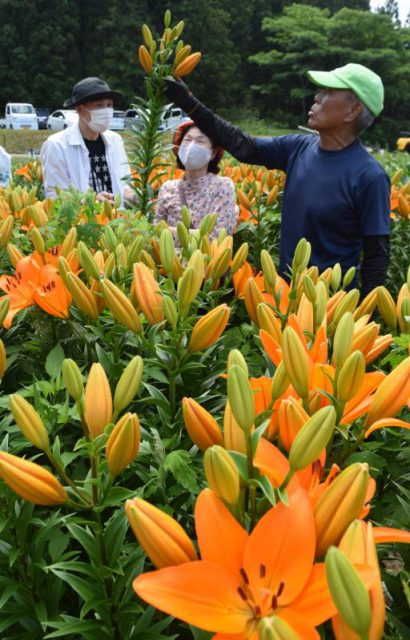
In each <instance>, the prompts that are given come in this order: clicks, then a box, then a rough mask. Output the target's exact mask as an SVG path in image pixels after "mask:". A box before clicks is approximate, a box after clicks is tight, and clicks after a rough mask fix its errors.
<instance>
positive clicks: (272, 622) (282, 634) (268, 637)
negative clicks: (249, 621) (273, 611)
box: [258, 616, 300, 640]
mask: <svg viewBox="0 0 410 640" xmlns="http://www.w3.org/2000/svg"><path fill="white" fill-rule="evenodd" d="M258 640H300V636H299V634H298V633H295V631H293V629H292V627H290V626H289V625H288V623H287V622H285V620H282V618H279V617H277V616H269V617H267V616H265V617H264V618H261V619H260V621H259V624H258Z"/></svg>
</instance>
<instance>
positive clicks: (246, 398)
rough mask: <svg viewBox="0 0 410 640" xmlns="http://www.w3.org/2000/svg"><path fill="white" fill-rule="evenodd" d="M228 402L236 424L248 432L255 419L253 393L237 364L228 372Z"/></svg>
mask: <svg viewBox="0 0 410 640" xmlns="http://www.w3.org/2000/svg"><path fill="white" fill-rule="evenodd" d="M228 400H229V404H230V406H231V409H232V413H233V415H234V418H235V420H236V422H237V423H238V424H239V426H240V427H241V429H243V431H244V432H245V433H247V432H249V431H250V430H251V428H252V425H253V422H254V419H255V404H254V401H253V392H252V387H251V385H250V382H249V379H248V376H247V375H246V373H245V371H244V370H243V369H241V367H239V366H238V365H237V364H234V365H232V367H231V368H230V369H229V371H228Z"/></svg>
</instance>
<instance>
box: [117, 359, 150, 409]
mask: <svg viewBox="0 0 410 640" xmlns="http://www.w3.org/2000/svg"><path fill="white" fill-rule="evenodd" d="M143 371H144V361H143V359H142V358H141V356H134V358H132V360H130V361H129V363H128V364H127V366H126V367H125V369H124V371H123V372H122V374H121V377H120V379H119V380H118V383H117V386H116V388H115V392H114V410H115V411H116V412H117V413H120V412H121V411H123V410H124V409H125V408H126V407H128V405H129V404H130V402H132V401H133V399H134V397H135V395H136V393H137V391H138V389H139V386H140V384H141V379H142V374H143Z"/></svg>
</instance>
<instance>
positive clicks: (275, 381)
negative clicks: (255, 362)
mask: <svg viewBox="0 0 410 640" xmlns="http://www.w3.org/2000/svg"><path fill="white" fill-rule="evenodd" d="M289 385H290V380H289V376H288V373H287V371H286V367H285V363H284V362H283V360H281V361H280V362H279V364H278V366H277V367H276V371H275V373H274V375H273V378H272V386H271V397H272V400H274V401H275V400H277V398H280V396H281V395H282V394H283V393H285V391H286V389H287V388H288V386H289Z"/></svg>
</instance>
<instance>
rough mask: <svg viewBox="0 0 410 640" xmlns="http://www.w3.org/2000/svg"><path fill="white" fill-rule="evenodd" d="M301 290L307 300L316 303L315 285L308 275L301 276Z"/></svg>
mask: <svg viewBox="0 0 410 640" xmlns="http://www.w3.org/2000/svg"><path fill="white" fill-rule="evenodd" d="M303 291H304V293H305V295H306V297H307V299H308V300H309V302H311V303H312V304H316V295H317V294H316V287H315V285H314V284H313V280H312V279H311V278H310V277H309V276H308V275H306V276H305V277H304V278H303Z"/></svg>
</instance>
